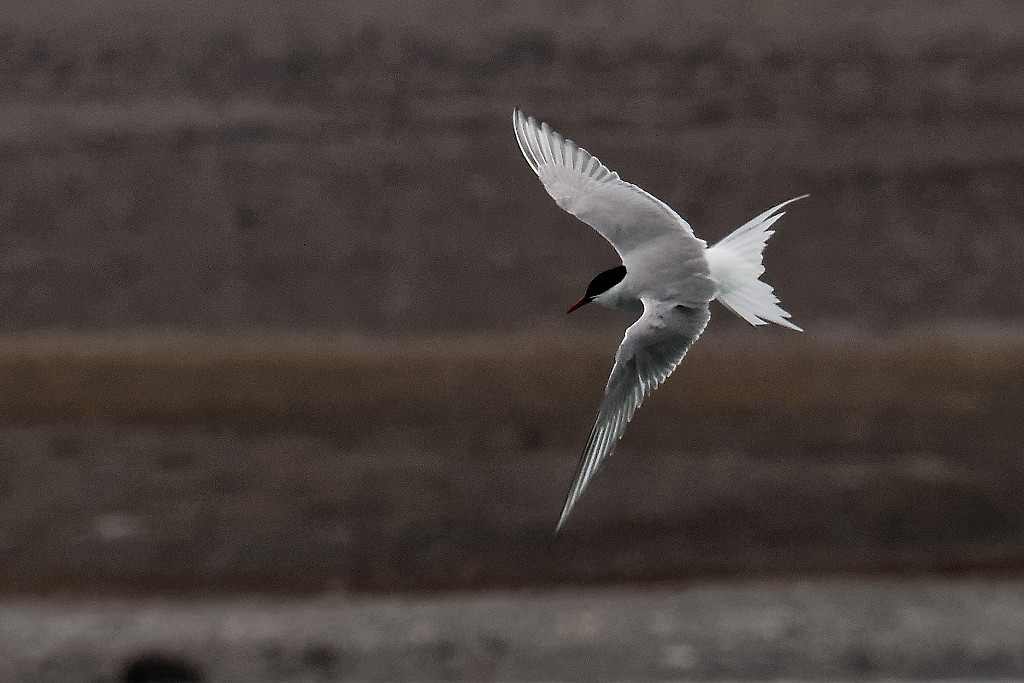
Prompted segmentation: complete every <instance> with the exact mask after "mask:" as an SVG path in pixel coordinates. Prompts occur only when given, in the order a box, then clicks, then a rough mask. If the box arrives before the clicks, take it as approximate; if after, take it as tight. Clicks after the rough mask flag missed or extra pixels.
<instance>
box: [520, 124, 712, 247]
mask: <svg viewBox="0 0 1024 683" xmlns="http://www.w3.org/2000/svg"><path fill="white" fill-rule="evenodd" d="M512 123H513V125H514V126H515V130H516V139H518V140H519V148H520V149H522V150H523V156H525V157H526V161H528V162H529V164H530V167H531V168H532V169H533V170H534V172H535V173H536V174H537V176H538V177H539V178H540V180H541V182H542V183H544V189H546V190H547V191H548V194H550V195H551V196H552V197H554V199H555V201H556V202H557V203H558V205H559V206H560V207H562V208H563V209H565V210H566V211H568V212H569V213H571V214H572V215H573V216H576V217H577V218H579V219H580V220H581V221H583V222H584V223H586V224H587V225H589V226H590V227H592V228H593V229H594V230H597V231H598V232H599V233H601V235H602V236H604V238H605V239H606V240H608V241H609V242H611V243H612V246H613V247H615V250H616V251H618V252H619V255H620V256H622V257H623V259H625V257H626V256H627V254H628V253H629V252H631V251H633V250H634V249H636V248H637V247H638V246H640V245H643V244H646V243H650V242H651V241H652V240H655V239H656V238H658V237H664V236H671V237H674V238H676V239H683V240H685V241H687V242H689V241H692V242H693V243H695V244H699V245H700V247H701V249H700V253H703V248H704V247H706V246H707V243H705V242H704V240H701V239H698V238H697V237H695V236H694V234H693V230H692V229H691V228H690V225H689V224H688V223H687V222H686V221H684V220H683V219H682V218H680V217H679V214H677V213H676V212H675V211H673V210H672V209H671V208H670V207H669V206H668V204H666V203H665V202H663V201H661V200H660V199H658V198H657V197H655V196H653V195H651V194H649V193H648V192H645V191H644V190H642V189H641V188H639V187H637V186H636V185H633V184H631V183H627V182H625V181H624V180H621V179H620V178H619V174H618V173H616V172H615V171H612V170H609V169H608V167H607V166H605V165H604V164H602V163H601V162H600V161H599V160H598V158H597V157H595V156H593V155H592V154H590V153H589V152H587V150H585V149H583V148H582V147H579V146H578V145H576V143H574V142H573V141H572V140H567V139H565V138H564V137H562V136H561V135H559V134H558V133H557V132H555V131H554V130H552V129H551V127H550V126H549V125H548V124H546V123H538V122H537V120H536V119H535V118H533V117H532V116H527V115H526V114H524V113H523V112H522V110H520V109H516V110H514V111H513V112H512Z"/></svg>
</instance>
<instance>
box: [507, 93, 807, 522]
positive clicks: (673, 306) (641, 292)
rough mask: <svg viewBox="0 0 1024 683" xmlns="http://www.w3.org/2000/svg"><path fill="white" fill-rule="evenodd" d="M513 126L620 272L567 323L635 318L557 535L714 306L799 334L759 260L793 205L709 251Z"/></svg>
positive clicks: (566, 143) (569, 154)
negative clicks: (593, 306)
mask: <svg viewBox="0 0 1024 683" xmlns="http://www.w3.org/2000/svg"><path fill="white" fill-rule="evenodd" d="M512 123H513V125H514V127H515V131H516V138H517V139H518V141H519V147H520V149H522V151H523V156H525V157H526V161H527V162H528V163H529V164H530V167H531V168H532V169H533V170H534V172H535V173H536V174H537V176H538V177H539V178H540V180H541V182H542V183H543V184H544V189H546V190H547V192H548V194H550V195H551V196H552V197H553V198H554V200H555V202H556V203H557V204H558V206H560V207H562V208H563V209H565V210H566V211H568V212H569V213H571V214H572V215H573V216H575V217H576V218H578V219H580V220H581V221H583V222H584V223H587V224H588V225H590V227H592V228H593V229H594V230H596V231H597V232H598V233H600V234H601V236H602V237H604V238H605V239H606V240H608V241H609V242H610V243H611V245H612V246H613V247H615V250H616V251H617V252H618V253H619V256H620V258H621V259H622V264H621V265H619V266H616V267H615V268H612V269H610V270H606V271H604V272H603V273H600V274H599V275H597V276H596V277H595V278H594V279H593V281H591V283H590V285H589V286H588V287H587V291H586V293H585V294H584V295H583V298H581V299H580V300H579V301H577V302H576V303H575V304H573V305H572V306H571V307H570V308H569V310H568V311H567V313H572V312H573V311H575V310H576V309H578V308H580V307H581V306H584V305H586V304H588V303H591V302H595V303H598V304H601V305H602V306H605V307H608V308H619V309H625V310H627V311H632V312H635V313H639V314H640V317H639V319H637V321H636V322H635V323H633V324H632V325H631V326H630V327H629V328H628V329H627V330H626V335H625V338H624V339H623V340H622V344H621V345H620V346H619V350H618V351H617V352H616V353H615V365H614V366H613V367H612V372H611V376H610V377H609V378H608V384H607V386H606V387H605V393H604V399H603V400H602V401H601V407H600V409H599V411H598V414H597V422H596V424H595V425H594V429H593V431H591V433H590V439H589V440H588V441H587V445H586V447H585V448H584V449H583V455H582V457H581V458H580V463H579V467H578V470H577V472H576V478H575V480H574V481H573V483H572V487H571V488H570V489H569V494H568V496H567V497H566V500H565V505H564V507H563V508H562V514H561V517H560V518H559V520H558V525H557V526H556V527H555V531H556V532H557V531H558V530H560V529H561V528H562V525H564V524H565V521H566V519H568V517H569V513H570V512H571V511H572V509H573V506H574V505H576V502H577V501H578V500H579V498H580V496H581V495H582V493H583V490H584V489H585V488H586V487H587V484H588V483H590V480H591V478H593V476H594V473H595V472H596V471H597V468H598V466H599V465H600V464H601V461H602V460H604V458H605V457H607V456H608V455H609V454H610V453H611V452H612V451H613V450H614V449H615V446H616V444H617V442H618V441H619V439H620V438H621V437H622V434H623V432H624V431H625V429H626V424H627V423H628V422H629V421H630V420H631V419H632V417H633V413H634V412H635V411H636V409H637V408H638V407H639V406H640V403H641V402H642V401H643V400H644V398H645V397H646V396H647V395H648V394H650V393H651V392H652V391H654V389H655V388H657V386H658V385H659V384H661V383H662V382H664V381H665V380H666V379H667V378H668V376H669V375H670V374H672V371H673V370H675V369H676V366H677V365H679V362H680V361H682V359H683V356H685V355H686V352H687V351H688V350H689V348H690V346H692V345H693V343H694V342H695V341H696V340H697V337H698V336H700V333H701V332H703V331H704V328H705V327H706V326H707V324H708V320H709V319H710V318H711V312H710V310H709V304H710V303H711V301H712V300H714V299H717V300H718V301H720V302H721V303H722V304H723V305H725V307H726V308H728V309H729V310H731V311H732V312H733V313H735V314H736V315H738V316H740V317H741V318H743V319H744V320H746V321H747V322H749V323H750V324H751V325H764V324H766V323H768V322H773V323H776V324H777V325H782V326H783V327H788V328H790V329H792V330H796V331H798V332H802V331H803V330H801V329H800V328H799V327H797V326H796V325H794V324H793V323H791V322H790V321H789V317H790V314H789V313H788V312H786V311H784V310H783V309H782V308H781V307H780V306H779V299H778V297H776V296H775V294H774V292H773V289H772V287H771V285H769V284H767V283H765V282H762V281H761V280H760V279H759V278H760V276H761V274H762V273H764V266H763V265H762V263H761V256H762V252H763V251H764V247H765V243H766V242H767V241H768V238H769V237H770V236H771V235H772V234H773V233H774V231H773V230H772V229H771V227H772V225H773V224H774V223H775V221H777V220H779V219H780V218H781V217H782V216H783V214H784V212H783V211H781V209H782V208H783V207H785V206H786V205H787V204H789V203H790V202H795V201H796V200H798V199H803V198H804V197H807V196H808V195H806V194H805V195H801V196H799V197H794V198H793V199H790V200H787V201H785V202H782V203H781V204H779V205H778V206H774V207H772V208H770V209H768V210H767V211H765V212H764V213H762V214H761V215H759V216H757V217H756V218H753V219H752V220H750V221H748V222H747V223H744V224H743V225H742V226H740V227H739V228H738V229H737V230H736V231H735V232H733V233H732V234H730V235H729V236H727V237H725V238H724V239H723V240H721V241H720V242H718V243H717V244H715V245H714V246H713V247H710V248H709V247H708V245H707V243H706V242H705V241H704V240H702V239H700V238H699V237H697V236H696V235H694V234H693V230H692V229H691V228H690V225H689V223H687V222H686V221H685V220H683V219H682V218H681V217H680V216H679V215H678V214H677V213H676V212H675V211H673V210H672V209H671V208H670V207H669V206H668V205H667V204H665V203H664V202H663V201H661V200H660V199H658V198H656V197H654V196H653V195H651V194H649V193H648V192H645V191H644V190H642V189H641V188H639V187H637V186H636V185H633V184H631V183H627V182H625V181H624V180H621V179H620V178H619V175H618V174H617V173H616V172H615V171H612V170H610V169H609V168H608V167H607V166H605V165H604V164H602V163H601V162H600V161H599V160H598V159H597V157H595V156H593V155H592V154H590V153H589V152H587V151H586V150H585V149H583V148H582V147H579V146H578V145H576V144H575V143H574V142H572V141H571V140H568V139H566V138H564V137H562V136H561V135H559V134H558V133H557V132H555V131H554V130H552V129H551V127H550V126H549V125H548V124H546V123H538V122H537V120H536V119H534V118H533V117H532V116H527V115H526V114H524V113H523V112H522V111H521V110H520V109H515V110H514V111H513V112H512Z"/></svg>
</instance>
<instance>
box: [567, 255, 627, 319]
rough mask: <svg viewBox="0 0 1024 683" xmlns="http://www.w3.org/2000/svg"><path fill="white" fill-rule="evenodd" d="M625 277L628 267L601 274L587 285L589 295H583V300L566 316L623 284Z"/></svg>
mask: <svg viewBox="0 0 1024 683" xmlns="http://www.w3.org/2000/svg"><path fill="white" fill-rule="evenodd" d="M624 277H626V266H616V267H614V268H612V269H611V270H606V271H604V272H603V273H599V274H598V275H597V277H595V278H594V279H593V280H591V281H590V284H589V285H587V293H586V294H584V295H583V298H582V299H580V300H579V301H577V302H576V303H574V304H573V305H572V306H570V307H569V310H568V311H566V314H569V313H572V312H573V311H575V310H576V309H577V308H581V307H583V306H586V305H587V304H589V303H590V302H591V301H593V300H595V299H596V298H598V297H599V296H601V295H602V294H604V293H605V292H607V291H608V290H609V289H611V288H612V287H614V286H615V285H617V284H619V283H620V282H622V279H623V278H624Z"/></svg>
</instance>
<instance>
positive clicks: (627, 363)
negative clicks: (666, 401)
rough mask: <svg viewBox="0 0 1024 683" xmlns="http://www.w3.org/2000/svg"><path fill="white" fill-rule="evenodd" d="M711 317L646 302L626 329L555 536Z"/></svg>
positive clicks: (701, 311) (704, 312) (703, 310)
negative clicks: (635, 416)
mask: <svg viewBox="0 0 1024 683" xmlns="http://www.w3.org/2000/svg"><path fill="white" fill-rule="evenodd" d="M710 318H711V313H710V312H709V311H708V308H707V306H704V307H703V308H687V307H685V306H677V305H674V304H665V303H662V302H657V301H650V300H645V301H644V314H643V315H642V316H640V318H639V319H638V320H637V321H636V322H635V323H633V324H632V325H631V326H630V327H629V329H627V330H626V337H625V338H624V339H623V340H622V344H621V345H620V346H619V350H618V351H617V352H616V353H615V366H614V367H613V368H612V373H611V376H609V377H608V385H607V387H605V393H604V399H603V400H602V401H601V408H600V410H599V411H598V413H597V422H596V423H595V424H594V429H593V430H592V431H591V432H590V438H589V439H588V440H587V445H586V447H585V448H584V449H583V455H582V456H581V457H580V463H579V467H578V469H577V472H576V478H575V479H574V480H573V483H572V486H571V487H570V488H569V494H568V496H567V497H566V499H565V505H564V506H563V508H562V514H561V517H560V518H559V520H558V526H557V527H556V528H555V531H556V533H557V531H558V530H559V529H561V528H562V525H563V524H565V520H566V519H568V517H569V513H570V512H572V509H573V506H575V505H576V501H578V500H579V498H580V496H581V495H583V490H584V489H586V487H587V484H589V483H590V480H591V478H593V476H594V474H595V473H596V472H597V468H598V466H599V465H600V464H601V461H603V460H604V459H605V458H606V457H607V456H608V455H610V454H611V453H612V451H614V450H615V446H616V444H618V441H619V439H620V438H621V437H622V434H623V432H625V431H626V424H627V423H629V421H630V420H631V419H633V413H635V412H636V409H637V408H639V407H640V404H641V403H642V402H643V400H644V398H645V397H646V396H647V395H648V394H650V393H651V392H652V391H654V390H655V389H656V388H657V387H658V385H659V384H661V383H662V382H664V381H665V380H666V379H668V376H669V375H671V374H672V371H673V370H675V369H676V366H678V365H679V363H680V361H682V360H683V356H685V355H686V352H687V351H688V350H689V349H690V347H691V346H692V345H693V343H694V342H695V341H697V337H699V336H700V333H701V332H703V331H704V328H705V327H706V326H707V324H708V320H710Z"/></svg>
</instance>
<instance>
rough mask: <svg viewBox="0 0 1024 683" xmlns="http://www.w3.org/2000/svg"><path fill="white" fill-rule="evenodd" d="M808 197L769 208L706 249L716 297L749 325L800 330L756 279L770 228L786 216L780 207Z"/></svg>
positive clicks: (773, 295) (770, 288) (767, 286)
mask: <svg viewBox="0 0 1024 683" xmlns="http://www.w3.org/2000/svg"><path fill="white" fill-rule="evenodd" d="M807 196H808V195H801V196H799V197H794V198H793V199H790V200H788V201H785V202H782V203H781V204H779V205H778V206H775V207H772V208H770V209H768V210H767V211H765V212H764V213H762V214H761V215H760V216H758V217H757V218H754V219H753V220H750V221H747V222H746V223H744V224H743V225H741V226H740V227H739V228H738V229H737V230H735V231H734V232H733V233H732V234H730V235H729V236H727V237H726V238H724V239H723V240H722V241H721V242H719V243H718V244H716V245H715V246H713V247H711V248H710V249H708V250H707V253H706V256H707V260H708V266H709V267H710V268H711V278H712V279H713V280H714V281H715V283H716V284H717V285H718V294H717V296H716V297H715V298H716V299H718V300H719V301H721V302H722V304H723V305H725V307H726V308H728V309H729V310H730V311H732V312H733V313H735V314H736V315H738V316H740V317H741V318H743V319H744V320H746V321H747V322H748V323H750V324H751V325H764V324H766V323H769V322H773V323H776V324H778V325H782V326H783V327H788V328H790V329H793V330H796V331H798V332H803V330H802V329H800V328H799V327H797V326H796V325H794V324H793V323H791V322H789V320H787V318H789V313H788V312H786V311H784V310H783V309H782V308H781V307H780V306H779V298H778V297H777V296H775V294H774V291H773V290H772V286H771V285H769V284H768V283H767V282H762V281H761V280H759V279H758V278H760V277H761V274H762V273H764V265H763V264H762V263H761V255H762V253H763V252H764V245H765V244H766V243H767V242H768V238H769V237H771V236H772V235H773V234H774V233H775V231H774V230H772V229H771V227H772V225H773V224H774V223H775V221H777V220H779V219H780V218H782V216H783V215H785V212H783V211H779V209H781V208H782V207H784V206H786V205H787V204H789V203H790V202H795V201H796V200H798V199H803V198H804V197H807Z"/></svg>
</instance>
